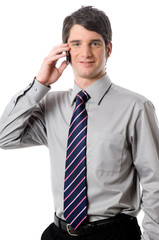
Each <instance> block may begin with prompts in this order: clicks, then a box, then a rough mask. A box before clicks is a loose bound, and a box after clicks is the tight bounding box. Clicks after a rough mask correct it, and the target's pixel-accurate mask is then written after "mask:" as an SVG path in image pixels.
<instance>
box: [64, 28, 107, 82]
mask: <svg viewBox="0 0 159 240" xmlns="http://www.w3.org/2000/svg"><path fill="white" fill-rule="evenodd" d="M68 43H69V46H70V48H71V50H70V54H71V65H72V68H73V71H74V75H75V80H76V82H78V81H80V82H81V81H83V80H89V81H91V82H93V81H96V80H97V79H99V78H101V77H102V76H103V75H104V74H105V65H106V60H107V49H106V47H105V42H104V39H103V37H102V36H101V35H100V34H98V33H97V32H94V31H89V30H87V29H86V28H84V27H83V26H81V25H78V24H75V25H74V26H73V27H72V28H71V30H70V35H69V38H68Z"/></svg>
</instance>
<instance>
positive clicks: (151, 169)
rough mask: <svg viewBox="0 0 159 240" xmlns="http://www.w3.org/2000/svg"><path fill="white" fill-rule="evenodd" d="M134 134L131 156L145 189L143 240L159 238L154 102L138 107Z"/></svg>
mask: <svg viewBox="0 0 159 240" xmlns="http://www.w3.org/2000/svg"><path fill="white" fill-rule="evenodd" d="M139 105H140V107H139V108H140V110H139V111H138V116H137V118H136V122H135V124H134V129H133V133H132V155H133V160H134V165H135V167H136V169H137V172H138V176H139V179H140V183H141V188H142V196H141V208H142V210H143V211H144V213H145V215H144V219H143V235H142V240H158V239H159V126H158V120H157V117H156V115H155V109H154V106H153V105H152V103H151V102H149V101H146V102H145V103H144V104H139Z"/></svg>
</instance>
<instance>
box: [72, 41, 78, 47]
mask: <svg viewBox="0 0 159 240" xmlns="http://www.w3.org/2000/svg"><path fill="white" fill-rule="evenodd" d="M79 45H80V43H79V42H75V43H73V44H72V46H73V47H78V46H79Z"/></svg>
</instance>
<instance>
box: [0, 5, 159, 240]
mask: <svg viewBox="0 0 159 240" xmlns="http://www.w3.org/2000/svg"><path fill="white" fill-rule="evenodd" d="M111 40H112V32H111V26H110V22H109V19H108V17H107V16H106V15H105V14H104V13H103V12H102V11H100V10H98V9H95V8H92V7H82V8H80V9H79V10H78V11H76V12H74V13H73V14H71V15H70V16H68V17H66V18H65V20H64V24H63V42H64V43H62V44H60V45H58V46H56V47H54V48H53V49H52V51H51V52H50V54H49V55H48V56H47V57H46V58H45V59H44V61H43V63H42V66H41V68H40V70H39V72H38V74H37V76H36V78H35V79H34V81H33V82H32V83H31V84H30V85H29V87H27V88H26V89H25V90H24V91H23V92H21V93H19V94H18V95H16V96H15V97H14V98H13V99H12V101H11V102H10V103H9V105H8V107H7V108H6V110H5V112H4V114H3V116H2V118H1V120H0V145H1V147H2V148H4V149H7V148H8V149H9V148H18V147H26V146H33V145H41V144H44V145H46V146H48V148H49V151H50V159H51V172H52V186H53V189H52V190H53V196H54V204H55V211H56V214H55V217H54V223H52V224H51V225H50V226H49V227H48V228H47V229H46V230H45V231H44V233H43V234H42V238H41V239H42V240H54V239H64V240H65V239H81V240H82V239H88V240H89V239H90V240H93V239H99V240H100V239H101V240H109V239H111V240H128V239H129V240H131V239H132V240H138V239H141V238H142V239H145V240H157V239H158V235H159V190H158V189H159V188H158V186H159V174H158V171H159V129H158V125H157V121H156V116H155V111H154V107H153V105H152V103H151V102H150V101H149V100H147V99H146V98H145V97H143V96H141V95H139V94H136V93H133V92H130V91H128V90H126V89H123V88H121V87H119V86H117V85H115V84H113V83H112V82H111V81H110V79H109V77H108V75H107V73H106V72H105V67H106V62H107V60H108V58H109V56H110V54H111V51H112V43H111ZM68 53H69V54H70V56H69V60H70V64H71V66H72V69H73V73H74V80H75V83H74V87H73V89H72V90H70V91H64V92H60V91H59V92H52V93H49V94H47V93H48V91H49V89H50V85H52V84H53V83H54V82H56V81H57V80H58V79H59V77H60V76H61V74H62V73H63V71H64V69H65V68H66V66H67V64H66V61H63V62H62V64H61V65H60V67H59V68H57V67H56V63H57V61H58V60H59V59H61V58H63V57H65V56H66V55H68ZM140 184H141V185H142V189H143V191H142V195H141V194H140ZM140 207H141V208H142V209H143V210H144V212H145V217H144V221H143V229H144V233H143V235H142V236H141V232H140V228H139V226H138V223H137V220H136V216H137V214H138V212H139V211H140Z"/></svg>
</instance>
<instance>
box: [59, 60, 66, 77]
mask: <svg viewBox="0 0 159 240" xmlns="http://www.w3.org/2000/svg"><path fill="white" fill-rule="evenodd" d="M66 67H67V64H66V61H63V62H62V63H61V65H60V66H59V68H58V72H59V74H60V75H61V74H62V73H63V71H64V70H65V68H66Z"/></svg>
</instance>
